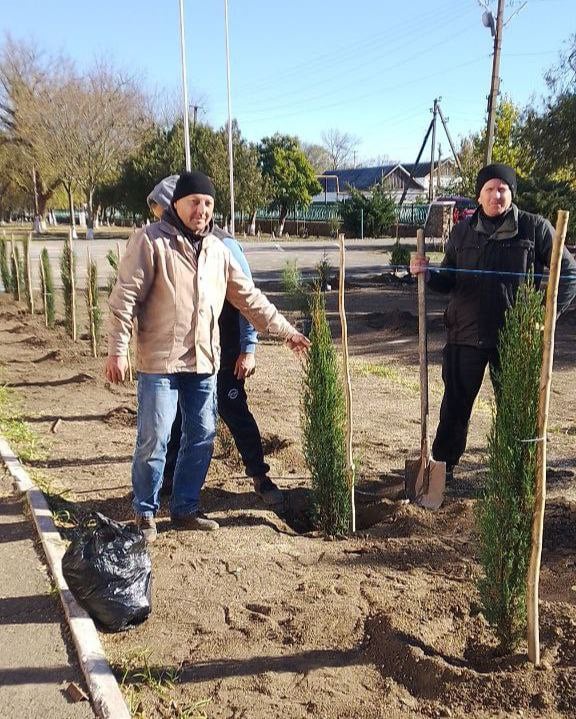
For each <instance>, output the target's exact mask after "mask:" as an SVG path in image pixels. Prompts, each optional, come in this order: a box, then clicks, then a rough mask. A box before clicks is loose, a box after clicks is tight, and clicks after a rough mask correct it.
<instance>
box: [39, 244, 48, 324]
mask: <svg viewBox="0 0 576 719" xmlns="http://www.w3.org/2000/svg"><path fill="white" fill-rule="evenodd" d="M40 282H41V283H42V300H43V302H44V324H45V325H46V327H48V302H47V297H48V292H47V290H46V273H45V272H44V263H43V262H42V253H40Z"/></svg>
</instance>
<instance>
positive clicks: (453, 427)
mask: <svg viewBox="0 0 576 719" xmlns="http://www.w3.org/2000/svg"><path fill="white" fill-rule="evenodd" d="M515 194H516V173H515V172H514V170H513V169H512V168H511V167H509V166H508V165H503V164H498V163H496V164H492V165H487V166H486V167H484V168H482V169H481V170H480V172H479V173H478V177H477V179H476V197H477V198H478V204H479V208H478V210H477V211H476V212H475V213H474V215H473V216H472V217H471V218H470V219H468V220H464V221H463V222H460V223H458V224H457V225H456V226H455V227H454V228H453V230H452V233H451V235H450V238H449V240H448V243H447V245H446V254H445V256H444V259H443V261H442V264H441V266H440V267H439V268H438V269H437V270H433V269H429V268H428V260H427V259H426V260H423V259H422V258H419V257H416V256H412V258H411V262H410V271H411V272H412V274H418V273H420V272H426V273H427V285H428V287H430V288H431V289H432V290H436V291H438V292H443V293H450V300H449V302H448V307H447V309H446V312H445V316H444V319H445V324H446V329H447V334H448V338H447V344H446V346H445V347H444V351H443V360H442V379H443V381H444V397H443V399H442V406H441V408H440V423H439V425H438V430H437V432H436V438H435V440H434V443H433V445H432V453H433V456H434V458H435V459H436V460H439V461H443V462H446V472H447V476H448V477H449V478H450V476H451V474H452V471H453V468H454V466H455V465H456V464H458V461H459V460H460V457H461V456H462V454H463V453H464V450H465V449H466V438H467V435H468V424H469V421H470V415H471V413H472V407H473V405H474V400H475V399H476V396H477V395H478V392H479V391H480V386H481V384H482V380H483V377H484V372H485V370H486V366H489V368H490V376H491V378H492V382H493V383H494V372H495V371H496V370H497V369H498V367H499V357H498V349H497V346H498V333H499V331H500V329H501V327H502V326H503V324H504V318H505V312H506V310H507V309H508V308H509V307H511V306H512V304H513V302H514V299H515V296H516V291H517V289H518V287H519V285H520V284H521V283H522V282H524V281H525V279H526V277H527V275H528V273H529V272H530V271H531V270H533V271H534V275H535V282H536V284H537V285H538V284H539V283H540V280H541V275H542V271H543V269H544V267H548V266H549V263H550V256H551V251H552V241H553V236H554V230H553V228H552V225H551V224H550V222H548V220H546V219H544V218H543V217H541V216H540V215H533V214H531V213H529V212H523V211H522V210H519V209H518V207H517V206H516V205H515V204H514V202H513V200H514V196H515ZM561 275H562V278H561V280H560V287H559V290H558V313H559V314H560V313H561V312H563V311H564V310H565V309H566V308H567V307H568V305H569V304H570V302H571V301H572V300H573V299H574V296H576V261H575V260H574V258H573V257H572V255H571V254H570V253H569V252H568V250H566V249H564V254H563V256H562V266H561Z"/></svg>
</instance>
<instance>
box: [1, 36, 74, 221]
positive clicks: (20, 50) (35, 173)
mask: <svg viewBox="0 0 576 719" xmlns="http://www.w3.org/2000/svg"><path fill="white" fill-rule="evenodd" d="M66 65H67V63H66V61H65V60H63V59H62V58H45V57H42V56H41V55H40V54H39V53H38V52H37V51H36V49H35V48H34V47H32V46H31V45H27V44H26V43H23V42H16V41H14V40H12V38H11V37H10V36H9V35H7V36H6V37H5V39H4V44H3V47H2V50H1V52H0V143H2V144H3V145H10V146H11V147H12V149H13V151H12V153H11V158H12V160H15V162H13V163H12V166H11V170H12V176H11V179H12V182H13V184H14V185H16V186H17V187H18V188H19V189H20V190H21V191H22V192H24V193H26V194H27V195H28V197H29V198H30V200H31V201H32V202H33V204H34V210H35V213H36V214H39V215H44V213H45V210H46V203H47V202H48V200H49V199H50V197H51V196H52V194H53V192H54V190H55V189H56V187H57V186H58V184H59V183H60V178H59V176H58V174H57V172H55V169H54V168H53V167H52V166H51V165H49V164H48V165H46V164H43V163H42V161H41V157H40V153H39V152H38V146H39V143H40V139H39V138H38V137H37V135H36V130H37V128H36V125H35V115H36V100H37V97H38V95H39V94H42V93H43V92H44V91H45V90H46V87H47V85H48V84H49V83H50V82H51V81H52V78H54V77H56V76H58V75H59V74H61V73H62V72H65V68H66Z"/></svg>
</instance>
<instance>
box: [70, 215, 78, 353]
mask: <svg viewBox="0 0 576 719" xmlns="http://www.w3.org/2000/svg"><path fill="white" fill-rule="evenodd" d="M69 233H70V234H69V238H70V242H69V244H68V247H69V252H70V258H69V259H70V288H71V292H72V297H71V298H70V302H71V310H72V341H73V342H76V339H77V337H78V333H77V330H76V280H75V279H74V271H75V267H74V251H73V249H72V240H73V229H72V228H70V230H69Z"/></svg>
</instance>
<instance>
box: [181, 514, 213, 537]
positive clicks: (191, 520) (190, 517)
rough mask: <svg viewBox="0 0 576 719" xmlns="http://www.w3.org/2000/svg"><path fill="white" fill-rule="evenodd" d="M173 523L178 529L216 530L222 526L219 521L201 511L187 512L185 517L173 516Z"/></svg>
mask: <svg viewBox="0 0 576 719" xmlns="http://www.w3.org/2000/svg"><path fill="white" fill-rule="evenodd" d="M172 525H173V526H174V527H175V528H176V529H192V530H196V531H200V532H214V531H215V530H217V529H219V528H220V525H219V524H218V522H215V521H214V520H213V519H208V517H206V516H205V515H204V514H200V512H194V514H185V515H184V516H183V517H172Z"/></svg>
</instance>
